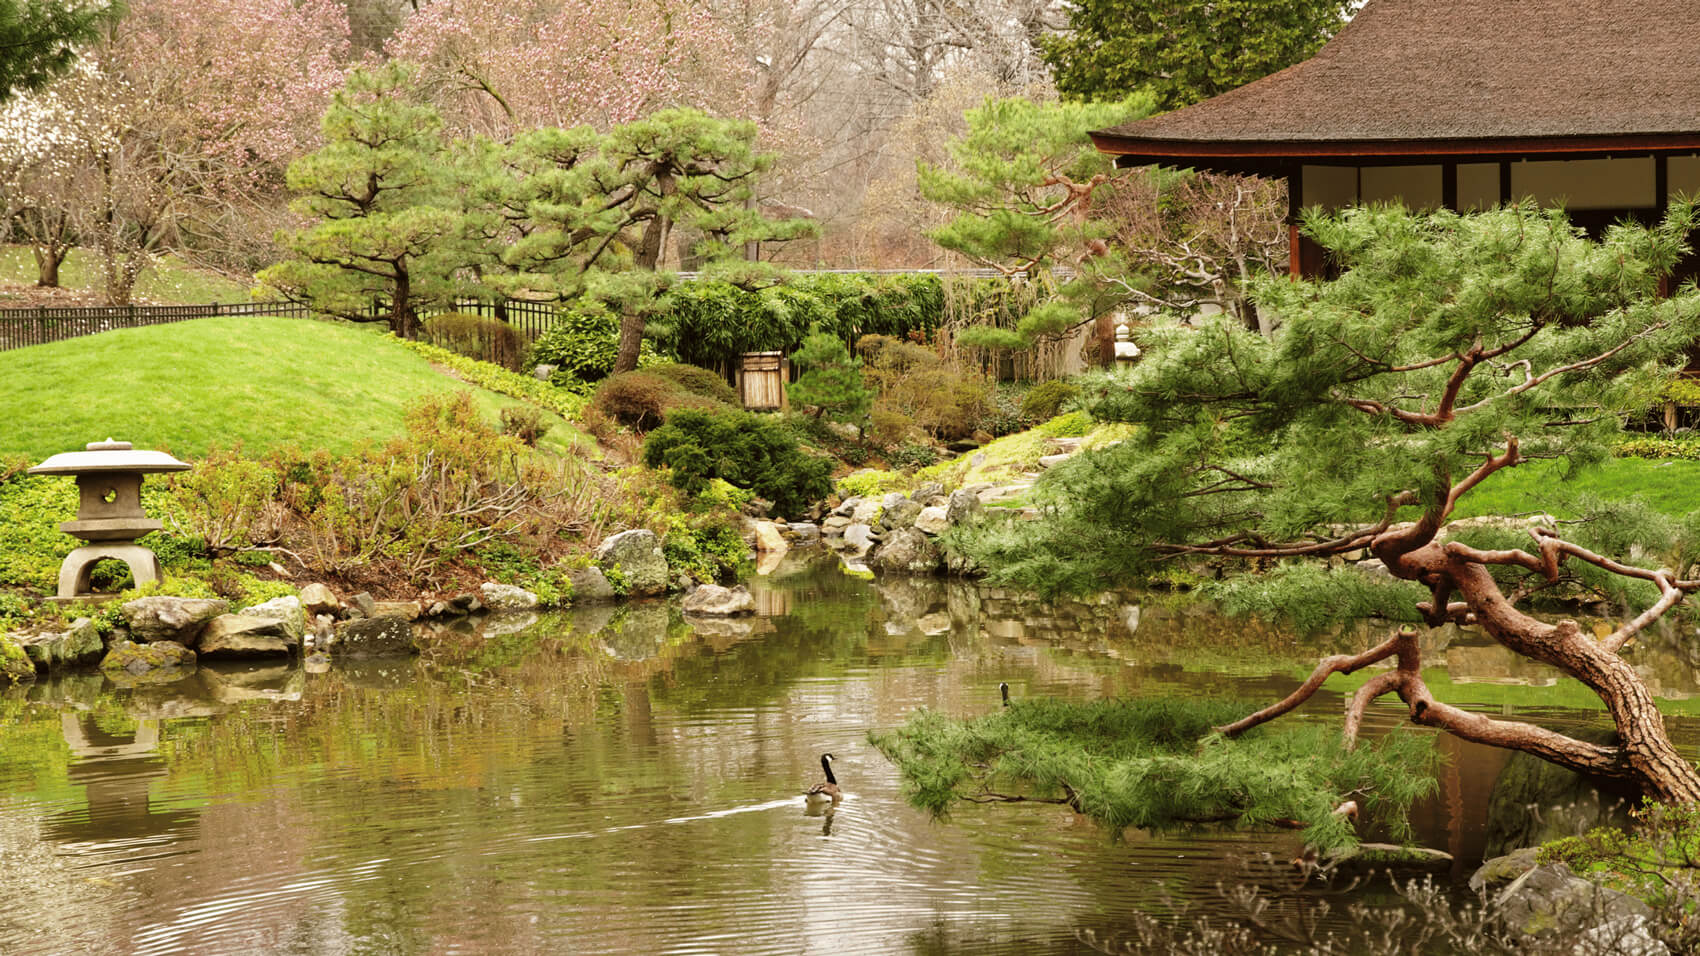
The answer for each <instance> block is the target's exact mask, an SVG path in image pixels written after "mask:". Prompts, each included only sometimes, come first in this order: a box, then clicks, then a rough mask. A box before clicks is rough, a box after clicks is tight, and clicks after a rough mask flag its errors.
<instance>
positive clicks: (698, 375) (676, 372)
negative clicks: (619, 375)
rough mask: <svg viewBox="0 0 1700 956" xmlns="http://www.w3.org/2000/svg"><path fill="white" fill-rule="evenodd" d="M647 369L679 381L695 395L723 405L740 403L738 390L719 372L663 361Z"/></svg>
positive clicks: (652, 372)
mask: <svg viewBox="0 0 1700 956" xmlns="http://www.w3.org/2000/svg"><path fill="white" fill-rule="evenodd" d="M646 371H648V372H650V373H651V374H654V375H659V376H661V377H662V378H665V379H668V380H669V381H672V382H675V383H677V384H678V385H679V386H680V387H681V388H683V389H684V390H685V391H687V392H690V393H691V394H693V395H701V396H702V397H703V398H706V399H709V400H710V401H715V402H719V403H721V404H722V405H728V406H736V405H737V404H738V392H737V390H736V389H734V388H733V387H732V386H731V385H728V384H727V383H726V380H725V379H724V378H721V377H720V373H719V372H713V371H710V370H708V369H706V368H698V367H697V366H695V365H686V364H685V363H683V362H663V363H661V364H659V365H652V366H650V367H649V368H648V369H646Z"/></svg>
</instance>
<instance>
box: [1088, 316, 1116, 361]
mask: <svg viewBox="0 0 1700 956" xmlns="http://www.w3.org/2000/svg"><path fill="white" fill-rule="evenodd" d="M1092 327H1093V334H1094V336H1095V337H1096V338H1097V339H1098V365H1099V366H1100V367H1102V368H1115V367H1116V322H1115V316H1114V315H1111V314H1110V313H1108V312H1105V313H1103V314H1102V315H1099V316H1098V317H1097V318H1096V319H1093V320H1092Z"/></svg>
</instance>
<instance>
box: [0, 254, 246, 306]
mask: <svg viewBox="0 0 1700 956" xmlns="http://www.w3.org/2000/svg"><path fill="white" fill-rule="evenodd" d="M35 279H36V269H35V260H34V259H33V258H31V256H30V250H29V247H27V246H8V245H0V309H4V308H9V307H16V306H18V305H27V304H29V303H28V302H22V301H12V300H14V299H24V298H27V297H28V292H29V290H28V289H27V288H19V289H11V290H8V289H6V288H4V287H5V286H8V285H11V286H21V287H27V286H33V285H34V284H35ZM59 284H60V285H61V286H63V287H64V288H65V289H66V290H91V291H93V292H100V290H101V288H102V286H101V277H100V259H99V257H98V256H97V255H95V254H94V253H92V252H90V251H88V250H86V249H72V250H71V254H70V255H69V256H67V257H66V259H65V262H64V264H63V265H61V266H60V267H59ZM136 301H137V302H152V303H159V304H164V305H206V304H208V303H211V302H246V301H248V286H247V285H245V284H243V283H241V282H237V281H234V280H232V279H228V278H226V277H224V276H221V275H218V274H217V273H213V272H208V271H207V270H205V269H197V268H195V267H193V266H190V265H188V264H186V263H185V262H183V261H182V260H181V259H179V258H177V257H176V256H175V255H169V254H168V255H165V256H162V257H161V258H160V260H159V261H158V262H157V263H155V264H154V265H153V267H152V268H150V269H148V270H147V271H146V272H144V273H142V274H141V276H140V277H138V278H137V280H136ZM88 304H90V305H98V304H101V300H100V299H99V298H98V297H97V298H96V299H95V300H92V301H90V302H89V303H88Z"/></svg>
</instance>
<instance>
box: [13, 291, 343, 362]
mask: <svg viewBox="0 0 1700 956" xmlns="http://www.w3.org/2000/svg"><path fill="white" fill-rule="evenodd" d="M215 315H284V316H290V317H292V318H298V319H310V318H312V317H313V311H312V310H311V309H309V308H307V307H306V306H304V305H297V304H295V303H292V302H239V303H234V304H231V305H222V304H219V303H214V304H212V305H120V306H94V307H87V308H84V307H75V308H73V307H67V306H52V305H49V306H39V307H36V308H29V309H0V352H3V351H6V350H8V349H18V348H23V347H24V346H26V345H46V344H47V343H49V342H60V341H64V340H65V339H74V338H77V337H78V336H83V335H93V334H94V333H96V332H110V331H112V330H113V329H136V328H141V327H142V326H145V325H166V324H169V323H171V322H187V321H189V320H190V319H205V318H209V317H211V316H215Z"/></svg>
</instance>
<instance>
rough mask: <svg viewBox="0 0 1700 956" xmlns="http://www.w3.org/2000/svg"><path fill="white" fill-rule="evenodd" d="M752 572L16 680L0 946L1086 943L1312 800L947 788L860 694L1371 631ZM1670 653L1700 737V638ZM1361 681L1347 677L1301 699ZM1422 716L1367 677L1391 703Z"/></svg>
mask: <svg viewBox="0 0 1700 956" xmlns="http://www.w3.org/2000/svg"><path fill="white" fill-rule="evenodd" d="M751 589H752V590H753V591H754V592H755V593H756V596H757V602H758V606H759V608H760V614H758V616H756V617H755V618H753V619H740V620H736V621H708V622H695V623H693V622H687V621H686V620H685V619H683V618H682V617H681V616H680V615H679V614H678V612H677V610H676V609H675V608H674V607H673V606H672V605H669V604H665V603H653V604H644V605H633V606H628V607H625V608H619V609H616V608H600V609H585V610H582V611H576V612H573V613H570V614H561V615H557V616H545V617H541V618H536V619H532V618H529V617H528V618H522V619H514V618H491V619H487V620H485V621H483V622H476V623H474V622H466V623H464V624H462V625H461V629H459V630H455V629H449V630H445V631H443V632H441V633H439V634H437V635H436V640H435V641H433V646H435V647H436V648H438V649H439V650H438V652H437V653H436V654H434V655H433V656H430V657H427V658H421V659H418V660H411V659H410V660H399V661H384V662H373V663H367V664H351V665H344V664H341V663H338V664H337V665H335V666H333V667H332V668H331V669H329V670H325V671H322V672H319V673H308V672H306V671H304V670H303V669H302V668H301V667H300V666H299V665H296V666H265V667H237V668H218V669H214V668H210V667H209V668H203V669H201V670H200V671H198V672H197V673H196V674H195V676H194V677H192V678H190V679H187V680H182V681H178V682H176V683H171V684H164V685H145V684H144V685H139V686H133V687H116V686H114V685H113V684H112V683H111V682H110V681H108V680H106V679H105V678H103V677H101V676H100V675H98V674H90V675H72V676H67V677H62V678H58V679H54V680H50V681H44V682H42V683H40V684H38V685H36V686H33V687H29V688H20V689H16V690H13V691H11V692H9V693H7V694H6V695H4V696H3V697H0V891H3V898H4V900H5V901H6V904H5V907H4V909H3V910H0V952H5V953H62V952H98V953H164V952H190V953H215V952H220V953H223V952H244V953H304V954H305V953H314V954H317V953H490V952H503V953H566V952H571V953H635V952H643V953H678V954H689V953H724V954H768V953H804V952H811V953H812V952H825V951H832V950H836V951H841V952H852V953H1000V952H1002V953H1075V952H1090V951H1092V950H1091V948H1090V947H1089V946H1088V941H1089V940H1093V939H1098V940H1102V939H1106V938H1108V939H1114V938H1115V935H1116V934H1117V933H1118V932H1120V931H1121V929H1122V928H1123V927H1125V925H1126V923H1127V920H1128V917H1129V915H1130V914H1132V913H1135V912H1147V913H1153V914H1162V913H1164V912H1166V911H1167V910H1168V909H1169V908H1171V907H1173V906H1174V905H1175V903H1176V901H1182V902H1187V903H1189V904H1190V905H1193V906H1196V907H1198V908H1199V909H1200V911H1203V912H1211V911H1216V910H1223V909H1224V908H1225V906H1226V904H1225V903H1224V902H1223V900H1222V899H1221V897H1220V895H1219V893H1218V891H1217V889H1216V887H1217V884H1218V883H1219V882H1226V883H1230V884H1231V883H1235V882H1240V881H1242V880H1245V879H1248V878H1254V879H1265V880H1269V881H1271V882H1273V883H1276V884H1279V883H1280V882H1281V881H1283V880H1288V877H1287V873H1286V870H1285V869H1284V864H1283V862H1282V861H1284V860H1288V859H1290V858H1291V857H1292V855H1293V854H1294V852H1295V851H1296V850H1297V849H1298V838H1297V836H1296V835H1295V834H1291V833H1236V832H1221V831H1203V832H1192V833H1169V834H1149V833H1140V832H1130V833H1128V834H1126V835H1125V838H1124V839H1121V840H1113V839H1111V837H1110V835H1109V834H1107V833H1106V832H1105V831H1103V830H1102V829H1100V828H1098V827H1096V826H1094V825H1093V824H1091V823H1089V822H1086V821H1084V820H1081V819H1079V818H1076V817H1075V816H1074V815H1073V814H1071V813H1069V812H1067V811H1066V810H1063V809H1062V808H1059V807H1055V806H1041V805H1016V806H1011V805H1006V806H992V807H981V806H964V807H962V808H961V809H960V810H958V811H957V812H955V813H954V814H953V816H952V817H951V818H950V819H949V820H947V821H943V822H939V821H934V820H932V819H930V818H929V817H928V816H926V815H925V814H923V813H920V812H918V811H915V810H913V809H911V808H909V807H908V806H906V805H905V804H904V802H903V800H902V797H901V793H900V781H899V779H898V778H897V775H896V773H895V771H894V769H893V768H892V767H891V766H890V765H889V764H888V763H887V762H886V761H885V760H884V758H883V757H881V756H880V755H879V753H878V752H877V751H875V750H874V749H873V748H872V747H871V746H870V745H869V744H868V742H867V734H868V732H869V731H870V730H873V729H877V728H889V727H893V726H895V725H897V724H899V723H901V722H902V721H903V720H904V718H905V717H906V716H907V715H908V714H909V713H911V712H912V711H914V710H915V709H916V708H918V707H922V706H926V707H934V708H940V709H943V710H945V711H947V712H950V713H953V714H960V715H972V714H977V713H983V712H986V711H988V710H990V709H992V708H994V707H996V706H998V683H999V682H1000V681H1007V682H1009V684H1010V685H1011V688H1012V691H1013V693H1014V694H1015V695H1016V696H1037V695H1061V696H1071V697H1080V698H1087V697H1097V696H1104V695H1152V696H1155V695H1175V694H1188V695H1212V696H1221V697H1233V698H1242V699H1246V700H1252V701H1266V700H1272V699H1274V698H1276V697H1278V696H1280V695H1283V694H1285V693H1286V692H1287V691H1288V690H1290V689H1291V688H1292V687H1294V686H1296V685H1297V683H1298V682H1299V681H1300V680H1301V679H1302V678H1303V676H1304V675H1305V674H1306V673H1307V672H1308V671H1309V669H1310V667H1311V666H1312V665H1313V663H1314V660H1315V658H1316V656H1317V655H1318V654H1321V653H1326V652H1329V651H1330V649H1332V648H1334V647H1336V646H1339V647H1348V646H1361V645H1362V643H1363V642H1364V641H1366V640H1368V639H1369V634H1368V632H1364V633H1358V632H1357V631H1356V630H1355V629H1353V630H1350V631H1349V632H1348V633H1343V634H1339V635H1331V636H1329V635H1325V636H1321V637H1316V638H1299V637H1296V636H1294V635H1292V634H1288V633H1285V632H1283V631H1281V630H1280V629H1278V628H1272V627H1268V626H1265V625H1262V624H1259V623H1257V622H1253V621H1245V620H1226V619H1223V618H1220V617H1218V616H1216V615H1215V614H1213V613H1211V612H1210V611H1209V610H1208V609H1207V608H1204V607H1201V606H1196V605H1189V604H1187V603H1184V602H1181V601H1177V600H1175V599H1172V598H1166V597H1160V598H1155V599H1143V600H1142V599H1141V598H1140V596H1137V595H1103V596H1101V597H1099V598H1098V599H1095V600H1093V601H1090V602H1083V603H1065V604H1057V605H1049V606H1046V605H1039V604H1036V603H1034V602H1031V601H1024V600H1021V599H1020V598H1019V597H1018V596H1016V595H1010V594H1005V593H1002V592H999V591H996V590H991V589H986V588H981V587H974V586H969V585H966V584H962V583H952V584H946V583H944V582H938V581H923V580H915V581H908V580H899V581H882V582H879V583H873V582H867V581H864V580H860V579H858V578H854V577H849V576H846V575H844V574H842V573H840V572H839V571H838V570H836V568H835V566H833V565H831V564H826V563H820V562H816V563H815V564H813V565H810V564H808V563H792V564H789V565H787V566H785V567H783V568H781V569H780V570H779V571H778V572H776V573H775V574H773V575H771V576H767V577H760V578H757V579H755V580H754V581H752V582H751ZM1437 640H1440V641H1442V642H1445V643H1447V644H1448V646H1447V647H1446V649H1445V650H1444V652H1443V656H1445V657H1446V658H1447V659H1448V661H1449V662H1450V664H1451V669H1452V677H1451V678H1450V679H1449V680H1448V679H1445V678H1444V676H1443V675H1442V674H1441V672H1438V671H1436V672H1434V673H1432V674H1431V675H1430V679H1429V683H1430V686H1431V687H1432V688H1433V689H1434V690H1435V692H1436V694H1437V695H1438V696H1441V697H1442V698H1443V699H1448V700H1450V701H1452V702H1454V703H1458V704H1460V705H1462V706H1470V707H1474V708H1481V709H1490V710H1492V711H1494V712H1496V713H1509V714H1517V715H1520V716H1524V717H1532V718H1538V719H1540V720H1541V721H1543V722H1545V723H1548V724H1549V725H1553V726H1557V727H1561V728H1562V727H1568V728H1572V729H1574V728H1577V727H1582V726H1587V725H1603V723H1604V718H1603V716H1602V715H1601V713H1600V711H1599V709H1598V707H1597V706H1592V705H1590V703H1589V701H1590V698H1589V697H1588V696H1587V695H1586V693H1585V692H1583V691H1581V690H1580V689H1579V688H1577V687H1574V686H1567V685H1565V684H1563V683H1557V682H1554V681H1553V679H1552V678H1551V677H1550V676H1549V675H1547V674H1545V673H1543V672H1541V671H1540V670H1539V669H1537V668H1533V667H1528V666H1524V665H1521V664H1519V663H1517V662H1515V661H1513V660H1512V659H1510V658H1509V657H1508V656H1507V655H1506V654H1503V653H1501V652H1499V651H1498V650H1497V649H1496V648H1495V647H1493V646H1491V645H1489V644H1486V643H1485V642H1482V641H1480V640H1478V639H1473V638H1472V637H1471V636H1470V635H1467V634H1455V635H1451V636H1449V637H1448V636H1441V637H1439V638H1437ZM1654 663H1656V665H1657V667H1658V673H1659V675H1660V678H1661V681H1662V683H1661V685H1660V689H1661V690H1662V692H1663V694H1664V696H1666V697H1667V698H1669V700H1668V703H1669V712H1670V713H1672V714H1673V715H1674V716H1673V717H1672V718H1671V724H1672V729H1673V733H1674V735H1675V736H1676V738H1677V739H1678V740H1679V741H1680V742H1681V743H1682V744H1683V745H1684V746H1688V745H1691V744H1692V743H1693V742H1695V741H1697V740H1700V724H1697V723H1696V720H1695V717H1694V716H1693V714H1694V713H1695V711H1696V710H1697V709H1700V708H1696V707H1692V706H1690V703H1691V701H1690V700H1689V697H1690V695H1692V694H1693V693H1694V684H1695V681H1694V666H1693V664H1692V663H1689V662H1687V661H1686V660H1684V659H1682V658H1680V657H1676V656H1672V657H1670V658H1669V659H1665V658H1659V659H1658V660H1657V661H1656V662H1654ZM1650 666H1651V665H1650ZM1342 680H1343V679H1342V678H1336V679H1335V681H1342ZM1341 686H1345V685H1344V684H1342V685H1341ZM1340 707H1341V698H1340V693H1339V688H1338V687H1335V686H1334V684H1333V683H1331V685H1330V688H1329V690H1328V691H1326V692H1325V693H1323V694H1319V695H1318V697H1317V698H1316V699H1315V700H1313V701H1312V703H1311V704H1310V705H1308V706H1307V707H1306V708H1305V709H1304V711H1303V712H1302V717H1301V719H1308V720H1324V721H1328V720H1334V719H1336V718H1337V715H1338V714H1339V712H1340ZM1400 716H1401V711H1400V710H1399V708H1398V706H1397V705H1396V704H1383V705H1380V706H1378V707H1377V708H1376V709H1375V711H1374V713H1373V714H1372V719H1371V721H1370V723H1371V725H1372V730H1375V729H1379V730H1385V729H1386V728H1389V727H1392V726H1393V725H1395V724H1397V723H1399V722H1400ZM1441 746H1442V748H1443V749H1444V750H1445V752H1446V753H1447V754H1448V755H1449V757H1450V763H1449V765H1448V766H1447V767H1446V768H1445V769H1444V770H1443V772H1442V777H1441V783H1442V786H1441V789H1440V793H1439V794H1438V795H1437V797H1436V798H1435V799H1433V800H1431V801H1428V802H1426V803H1425V804H1424V805H1422V806H1421V807H1419V808H1418V811H1417V821H1416V822H1417V826H1418V831H1419V838H1420V840H1421V841H1422V842H1425V843H1426V844H1428V845H1430V846H1436V847H1439V848H1441V849H1446V850H1448V851H1450V852H1452V853H1453V854H1454V855H1455V856H1457V857H1459V859H1460V862H1459V864H1458V872H1459V873H1461V874H1464V875H1467V869H1468V865H1467V861H1471V860H1473V859H1475V858H1479V857H1480V856H1481V853H1482V848H1483V845H1484V840H1485V833H1484V826H1485V814H1484V807H1485V806H1486V803H1487V799H1488V794H1489V792H1490V790H1491V788H1492V786H1493V783H1494V779H1495V777H1496V776H1497V775H1498V773H1499V771H1500V769H1501V767H1502V766H1503V765H1504V763H1505V757H1504V756H1503V755H1502V754H1499V753H1497V752H1494V751H1490V750H1484V749H1480V748H1472V747H1467V746H1461V745H1459V744H1457V743H1455V742H1453V741H1451V740H1450V739H1444V740H1442V741H1441ZM825 752H831V753H832V754H834V755H835V756H836V760H835V763H834V766H835V769H836V770H837V773H838V778H839V781H840V783H841V785H842V786H843V788H844V790H845V792H846V794H847V796H846V799H845V800H844V802H843V803H842V805H840V806H839V807H838V808H837V809H836V811H835V812H833V813H831V814H830V815H815V816H811V815H809V814H808V813H807V812H806V811H805V806H804V802H803V800H802V797H801V793H802V791H803V790H804V789H806V788H807V787H808V786H809V785H810V784H812V783H815V782H817V781H818V780H819V779H821V777H820V766H819V757H820V755H821V754H822V753H825ZM1266 855H1268V856H1266ZM1289 882H1290V880H1289ZM1364 892H1366V891H1363V890H1359V891H1358V893H1359V895H1360V896H1361V895H1362V894H1363V893H1364ZM1367 892H1369V893H1370V894H1372V895H1373V894H1375V893H1382V894H1383V895H1385V890H1384V889H1383V890H1376V889H1373V888H1372V889H1370V890H1368V891H1367ZM1326 895H1327V893H1326V891H1323V890H1312V889H1305V890H1297V891H1293V892H1290V893H1286V894H1285V895H1284V896H1283V898H1282V904H1281V905H1283V906H1295V907H1301V908H1302V907H1304V906H1305V905H1307V902H1306V901H1307V900H1314V899H1316V898H1320V897H1324V896H1326ZM1354 898H1356V897H1354ZM1333 902H1335V903H1336V905H1337V904H1338V903H1339V900H1333Z"/></svg>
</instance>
